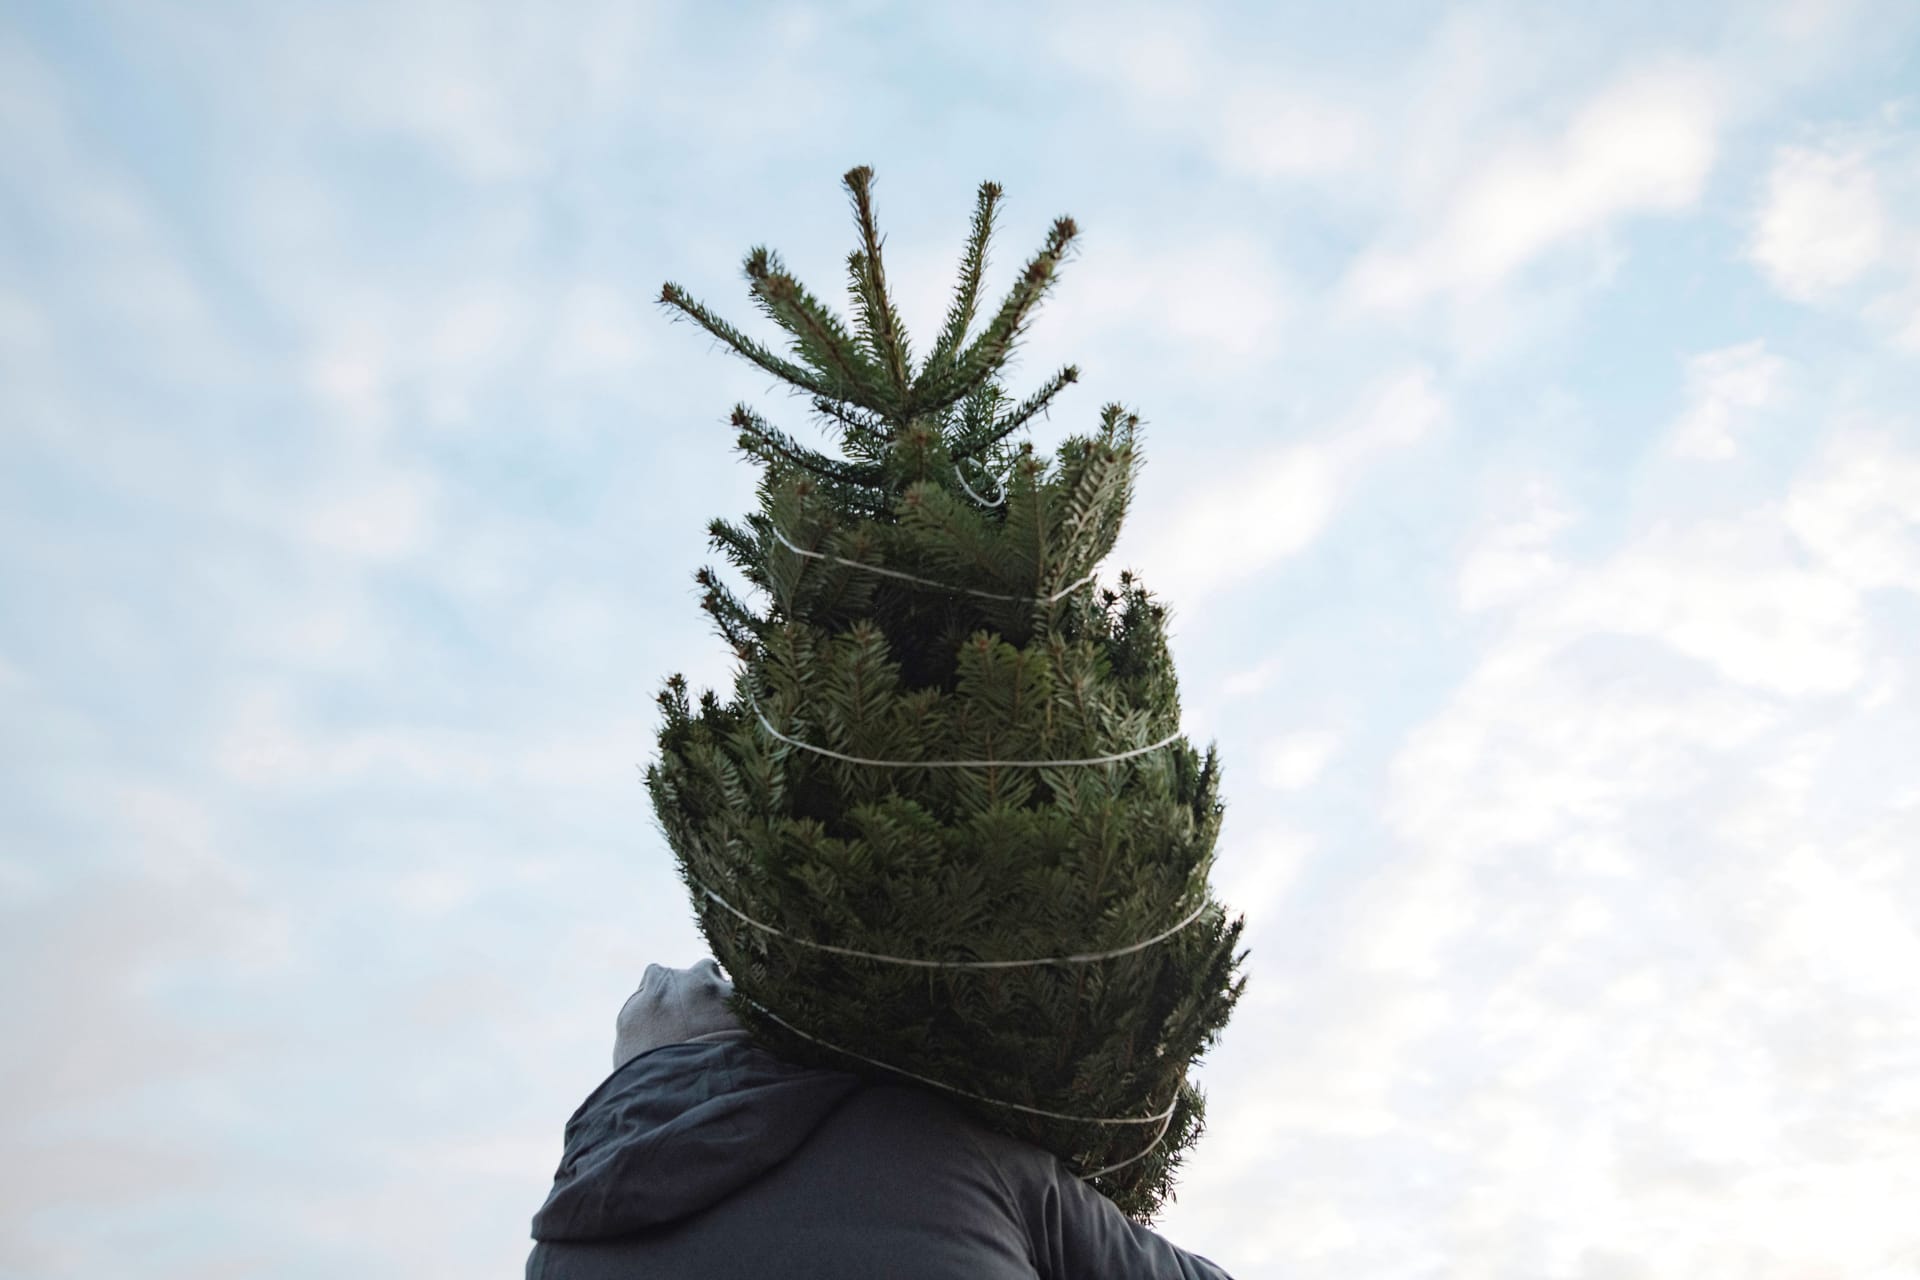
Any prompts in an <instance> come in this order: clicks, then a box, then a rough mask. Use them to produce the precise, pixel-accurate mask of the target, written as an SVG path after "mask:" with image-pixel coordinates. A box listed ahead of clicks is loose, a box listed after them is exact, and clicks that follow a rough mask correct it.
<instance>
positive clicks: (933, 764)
mask: <svg viewBox="0 0 1920 1280" xmlns="http://www.w3.org/2000/svg"><path fill="white" fill-rule="evenodd" d="M750 701H751V703H752V706H753V714H754V718H755V719H757V720H759V721H760V727H761V728H762V729H765V730H766V731H767V732H768V733H770V734H772V735H773V736H774V737H776V738H778V739H779V740H780V741H782V742H784V743H786V744H787V745H788V746H792V747H799V748H800V749H801V750H802V751H811V752H813V753H814V754H815V755H822V756H826V757H828V758H829V759H832V760H844V761H845V762H846V763H848V764H864V765H872V766H874V767H875V768H880V769H1050V768H1053V767H1054V766H1056V765H1059V766H1063V767H1064V766H1069V765H1096V764H1114V763H1117V762H1118V761H1121V760H1131V759H1132V758H1133V757H1135V756H1143V755H1146V754H1147V753H1148V752H1149V751H1158V750H1159V749H1160V748H1162V747H1164V746H1167V745H1169V744H1170V743H1173V742H1175V741H1177V740H1178V739H1179V737H1180V731H1179V730H1178V729H1175V730H1174V731H1173V732H1172V733H1170V734H1168V735H1167V736H1166V737H1164V738H1162V739H1160V741H1158V742H1149V743H1148V744H1147V745H1146V746H1144V747H1135V748H1133V749H1132V750H1130V751H1116V752H1114V753H1113V754H1112V755H1106V756H1085V757H1082V758H1080V759H1075V760H879V759H875V758H874V757H872V756H854V755H848V754H847V753H846V752H844V751H835V750H833V749H832V748H831V747H819V746H815V745H814V744H813V743H811V742H802V741H801V740H800V739H799V738H794V737H790V736H788V735H787V734H784V733H782V732H780V731H779V730H778V729H776V728H774V727H773V722H772V721H770V720H768V719H767V715H766V712H764V711H762V710H760V700H759V699H758V698H751V699H750Z"/></svg>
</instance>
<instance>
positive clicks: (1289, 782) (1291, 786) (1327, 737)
mask: <svg viewBox="0 0 1920 1280" xmlns="http://www.w3.org/2000/svg"><path fill="white" fill-rule="evenodd" d="M1339 745H1340V738H1339V735H1338V734H1334V733H1330V732H1328V731H1326V730H1316V729H1304V730H1301V731H1300V732H1297V733H1289V734H1286V735H1284V736H1282V737H1279V738H1276V739H1274V740H1273V741H1272V742H1269V743H1268V744H1267V746H1266V749H1265V751H1264V752H1262V754H1261V757H1260V766H1259V769H1260V772H1259V778H1260V781H1261V782H1262V783H1263V784H1265V785H1266V786H1269V787H1272V788H1274V789H1275V790H1278V791H1298V790H1300V789H1301V788H1302V787H1307V786H1311V785H1312V784H1313V781H1314V779H1316V778H1318V777H1319V776H1320V773H1321V771H1322V770H1323V769H1325V768H1326V767H1327V761H1328V760H1329V759H1331V758H1332V756H1333V753H1334V751H1335V749H1336V748H1337V747H1338V746H1339Z"/></svg>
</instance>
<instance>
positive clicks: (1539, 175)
mask: <svg viewBox="0 0 1920 1280" xmlns="http://www.w3.org/2000/svg"><path fill="white" fill-rule="evenodd" d="M1719 97H1720V95H1719V90H1718V88H1717V86H1716V81H1715V78H1714V76H1713V74H1712V73H1711V72H1709V71H1708V70H1707V69H1706V68H1705V67H1703V66H1701V65H1698V64H1693V63H1686V62H1680V61H1672V62H1668V63H1666V64H1664V65H1658V66H1654V67H1648V68H1643V69H1640V70H1636V71H1633V72H1631V73H1628V74H1626V75H1624V76H1622V77H1620V78H1619V79H1617V80H1616V81H1614V82H1613V83H1612V84H1611V85H1609V86H1607V87H1606V88H1605V89H1604V90H1602V91H1601V92H1600V93H1599V94H1598V95H1597V96H1595V97H1594V98H1593V99H1592V100H1591V101H1589V102H1588V103H1587V104H1586V105H1585V106H1583V107H1582V108H1580V109H1579V110H1578V111H1577V112H1576V113H1575V114H1574V116H1573V118H1572V119H1571V120H1570V121H1569V122H1568V123H1567V125H1566V126H1565V127H1564V128H1563V129H1562V130H1561V131H1560V133H1559V134H1558V135H1557V136H1556V137H1553V138H1552V139H1550V140H1539V139H1535V140H1531V141H1526V142H1521V143H1514V144H1509V145H1507V146H1504V147H1502V148H1500V149H1499V150H1498V151H1497V152H1496V153H1495V154H1494V155H1493V156H1492V157H1491V158H1489V159H1488V160H1486V161H1484V162H1482V163H1480V164H1477V165H1475V166H1473V168H1472V169H1471V171H1470V172H1468V173H1467V174H1466V175H1465V176H1464V177H1463V178H1462V179H1461V180H1460V182H1459V184H1458V186H1457V187H1456V188H1455V189H1454V190H1452V191H1451V192H1450V193H1449V194H1448V195H1447V196H1446V197H1445V198H1444V200H1443V202H1442V207H1441V208H1440V209H1439V211H1438V212H1437V215H1436V216H1435V217H1434V219H1433V220H1434V222H1435V223H1436V224H1437V226H1436V227H1435V229H1434V230H1432V231H1431V232H1430V233H1424V234H1421V235H1419V236H1417V237H1416V238H1415V239H1414V240H1413V242H1412V243H1410V244H1403V245H1398V246H1393V245H1380V246H1377V247H1375V248H1373V249H1370V250H1368V251H1367V252H1365V253H1364V254H1362V255H1361V257H1360V259H1359V260H1358V261H1357V262H1356V263H1355V264H1354V266H1353V267H1352V269H1351V270H1350V272H1349V273H1348V275H1347V278H1346V280H1345V281H1344V282H1343V284H1342V293H1343V295H1344V298H1345V300H1346V301H1347V303H1348V304H1350V305H1352V306H1355V307H1358V308H1360V309H1361V310H1389V311H1391V310H1403V309H1406V308H1409V307H1413V306H1417V305H1419V304H1420V303H1423V302H1425V301H1427V300H1428V299H1430V298H1433V297H1435V296H1440V295H1464V296H1472V295H1477V294H1482V293H1485V292H1487V291H1489V290H1491V289H1493V288H1495V287H1496V286H1499V285H1501V284H1502V283H1504V282H1505V281H1507V280H1508V279H1509V278H1510V277H1512V276H1514V275H1516V274H1517V273H1519V272H1520V271H1521V270H1523V269H1524V268H1526V267H1527V266H1529V265H1531V264H1532V263H1534V262H1535V261H1537V260H1538V259H1540V258H1541V257H1542V256H1544V255H1545V254H1547V253H1548V252H1549V251H1551V250H1553V249H1556V248H1559V247H1560V246H1563V245H1565V244H1568V243H1570V242H1575V241H1579V240H1581V239H1584V238H1588V237H1591V236H1592V235H1594V234H1595V233H1598V232H1601V231H1604V230H1605V229H1607V228H1608V227H1609V226H1610V225H1611V224H1612V223H1613V222H1615V221H1616V220H1618V219H1620V218H1623V217H1628V216H1631V215H1635V214H1651V213H1675V212H1679V211H1681V210H1684V209H1688V208H1690V207H1692V205H1693V204H1694V203H1695V202H1696V201H1697V200H1698V199H1699V196H1700V193H1701V191H1702V190H1703V189H1704V187H1705V184H1706V179H1707V175H1708V173H1709V172H1710V171H1711V169H1712V166H1713V161H1714V155H1715V152H1716V149H1717V143H1718V132H1719V128H1720V116H1721V105H1720V101H1719Z"/></svg>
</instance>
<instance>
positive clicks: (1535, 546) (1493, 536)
mask: <svg viewBox="0 0 1920 1280" xmlns="http://www.w3.org/2000/svg"><path fill="white" fill-rule="evenodd" d="M1520 508H1521V513H1520V514H1519V515H1518V516H1517V517H1516V518H1514V519H1511V520H1508V521H1506V522H1504V523H1501V524H1498V525H1495V526H1493V527H1491V528H1489V529H1488V530H1487V531H1486V532H1484V533H1483V534H1481V535H1480V536H1479V537H1478V539H1477V540H1476V541H1475V542H1474V544H1473V545H1472V546H1471V547H1470V548H1469V550H1468V552H1467V554H1466V555H1465V557H1464V558H1463V559H1462V560H1461V563H1460V571H1459V574H1458V575H1457V577H1456V579H1455V585H1454V597H1455V600H1456V601H1457V602H1458V604H1459V607H1460V608H1461V609H1462V610H1464V611H1466V612H1468V613H1473V612H1477V611H1479V610H1482V609H1488V608H1493V607H1495V606H1498V605H1501V604H1505V603H1508V602H1511V601H1514V600H1519V599H1524V598H1526V597H1528V596H1529V595H1532V594H1535V593H1537V592H1538V591H1539V590H1540V588H1542V587H1544V586H1546V585H1547V584H1549V583H1550V582H1552V581H1553V580H1555V579H1556V578H1558V577H1559V576H1560V575H1561V574H1562V573H1563V572H1564V568H1565V566H1564V565H1562V563H1561V562H1560V560H1559V558H1558V557H1556V556H1555V555H1554V553H1553V541H1554V539H1555V537H1557V536H1558V535H1559V533H1560V531H1561V530H1563V529H1565V528H1566V527H1567V526H1568V525H1570V524H1572V523H1573V521H1574V516H1573V514H1572V513H1571V512H1570V511H1568V510H1567V509H1566V508H1565V507H1564V506H1563V505H1562V503H1561V501H1560V499H1559V498H1558V497H1557V496H1556V495H1555V494H1554V492H1553V489H1552V486H1551V485H1550V484H1549V483H1548V482H1546V481H1545V480H1542V479H1540V478H1538V477H1535V478H1533V479H1530V480H1528V481H1526V482H1525V483H1524V486H1523V491H1522V496H1521V500H1520Z"/></svg>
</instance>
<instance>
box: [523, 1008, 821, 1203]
mask: <svg viewBox="0 0 1920 1280" xmlns="http://www.w3.org/2000/svg"><path fill="white" fill-rule="evenodd" d="M858 1084H859V1080H858V1078H857V1077H855V1076H852V1075H848V1074H846V1073H844V1072H839V1071H821V1070H817V1069H814V1068H809V1067H799V1066H795V1065H793V1064H792V1063H787V1062H782V1061H781V1060H780V1059H778V1058H775V1057H774V1056H773V1055H771V1054H769V1053H767V1052H766V1051H765V1050H762V1049H758V1048H755V1047H754V1046H753V1045H752V1044H751V1043H750V1042H747V1041H745V1040H742V1039H736V1038H732V1037H728V1038H725V1039H721V1040H710V1041H705V1042H695V1043H684V1044H668V1045H662V1046H661V1047H659V1048H657V1049H652V1050H650V1051H648V1052H646V1053H643V1054H641V1055H640V1056H639V1057H637V1058H634V1059H633V1060H632V1061H630V1062H628V1063H626V1064H625V1065H624V1066H622V1067H620V1068H619V1069H618V1070H617V1071H615V1072H614V1073H613V1074H612V1075H610V1076H608V1077H607V1079H606V1080H605V1081H604V1082H603V1083H602V1084H601V1085H600V1087H599V1088H598V1089H595V1090H594V1091H593V1092H592V1093H591V1094H589V1095H588V1097H587V1100H586V1101H585V1102H583V1103H581V1104H580V1109H579V1110H577V1111H575V1112H574V1113H573V1118H572V1119H570V1120H569V1121H567V1135H566V1147H565V1151H564V1153H563V1154H562V1156H561V1158H560V1168H559V1171H558V1172H557V1173H555V1174H554V1179H553V1190H552V1192H551V1193H549V1194H548V1196H547V1202H546V1203H545V1204H544V1205H542V1206H541V1207H540V1211H539V1212H538V1213H536V1214H534V1216H533V1238H534V1239H536V1240H551V1241H557V1240H603V1239H606V1238H608V1237H611V1236H621V1235H627V1234H630V1233H632V1232H635V1231H640V1230H643V1229H645V1228H648V1227H656V1226H660V1225H662V1224H664V1223H669V1222H674V1221H677V1220H678V1219H680V1218H684V1217H687V1216H689V1215H691V1214H695V1213H698V1212H700V1210H702V1209H705V1208H706V1207H708V1206H709V1205H711V1204H713V1203H715V1202H716V1201H718V1200H721V1199H723V1198H724V1197H726V1196H727V1195H729V1194H731V1193H732V1192H733V1191H735V1190H737V1189H738V1188H740V1187H742V1186H744V1185H746V1184H747V1183H748V1182H751V1181H752V1180H753V1179H755V1178H757V1177H759V1176H760V1175H761V1174H763V1173H765V1172H766V1171H767V1170H769V1169H771V1168H773V1167H774V1166H775V1165H777V1164H779V1163H780V1162H781V1161H783V1160H785V1159H786V1158H787V1157H788V1156H790V1155H792V1154H793V1153H794V1152H795V1151H796V1150H798V1149H799V1147H800V1145H801V1144H802V1143H803V1142H805V1141H806V1140H807V1138H808V1137H809V1136H810V1135H811V1134H812V1133H813V1131H814V1130H815V1129H816V1128H818V1127H819V1126H820V1123H821V1122H822V1121H823V1120H825V1119H826V1118H827V1116H828V1115H829V1114H831V1113H832V1111H833V1110H834V1108H835V1107H837V1106H839V1105H840V1103H841V1102H843V1101H845V1100H846V1097H847V1095H848V1094H849V1093H851V1092H852V1091H853V1090H854V1089H855V1088H856V1087H857V1086H858Z"/></svg>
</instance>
